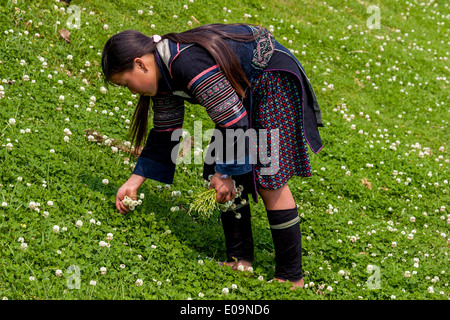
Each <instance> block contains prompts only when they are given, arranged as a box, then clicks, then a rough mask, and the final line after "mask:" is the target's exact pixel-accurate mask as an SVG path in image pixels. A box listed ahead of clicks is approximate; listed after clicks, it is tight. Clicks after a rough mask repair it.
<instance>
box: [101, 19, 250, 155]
mask: <svg viewBox="0 0 450 320" xmlns="http://www.w3.org/2000/svg"><path fill="white" fill-rule="evenodd" d="M236 25H241V24H209V25H203V26H200V27H197V28H193V29H190V30H187V31H184V32H181V33H168V34H165V35H163V36H161V40H164V39H169V40H172V41H174V42H177V43H183V44H187V43H195V44H197V45H199V46H202V47H203V48H204V49H206V50H207V51H208V52H209V53H210V54H211V56H212V57H213V58H214V59H215V61H216V63H217V64H218V65H219V68H220V70H221V71H222V72H223V73H224V74H225V76H226V78H227V79H228V81H229V82H230V84H231V85H232V86H233V88H234V89H235V91H236V93H237V94H238V95H239V96H241V97H244V96H245V88H246V87H249V86H250V83H249V81H248V79H247V77H246V76H245V73H244V71H243V70H242V67H241V65H240V63H239V60H238V58H237V56H236V54H235V53H234V51H233V50H232V49H231V48H230V47H229V46H228V44H227V43H226V41H225V40H227V39H229V40H234V41H242V42H247V41H252V40H254V39H255V38H256V37H257V36H256V35H254V34H253V33H252V32H250V31H249V32H248V33H245V34H244V33H236V32H232V31H231V30H230V28H231V27H233V26H236ZM155 49H156V43H155V42H154V41H153V38H152V37H148V36H146V35H144V34H143V33H141V32H139V31H136V30H125V31H122V32H120V33H117V34H115V35H113V36H112V37H111V38H109V39H108V41H107V42H106V44H105V46H104V47H103V53H102V69H103V74H104V76H105V79H106V80H107V81H110V80H111V77H112V76H113V75H115V74H117V73H120V72H124V71H129V70H131V69H133V67H134V59H135V58H137V57H142V56H144V55H146V54H150V53H153V52H154V51H155ZM149 108H150V97H148V96H140V98H139V102H138V104H137V107H136V109H135V110H134V114H133V119H132V124H131V129H130V136H131V140H132V141H134V146H135V149H136V150H138V149H139V147H140V145H141V143H142V141H143V140H144V139H145V137H146V135H147V121H148V112H149Z"/></svg>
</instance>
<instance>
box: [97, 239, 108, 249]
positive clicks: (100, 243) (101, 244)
mask: <svg viewBox="0 0 450 320" xmlns="http://www.w3.org/2000/svg"><path fill="white" fill-rule="evenodd" d="M98 245H99V246H100V248H103V247H106V242H105V241H103V240H101V241H100V242H99V243H98Z"/></svg>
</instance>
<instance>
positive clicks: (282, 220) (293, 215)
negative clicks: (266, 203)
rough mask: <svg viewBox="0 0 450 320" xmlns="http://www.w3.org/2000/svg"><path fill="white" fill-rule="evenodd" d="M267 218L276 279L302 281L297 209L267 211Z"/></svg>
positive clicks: (300, 240)
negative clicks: (272, 245)
mask: <svg viewBox="0 0 450 320" xmlns="http://www.w3.org/2000/svg"><path fill="white" fill-rule="evenodd" d="M267 218H268V220H269V224H270V231H271V232H272V239H273V244H274V248H275V263H276V265H275V278H277V279H281V280H289V281H297V280H300V279H302V278H303V275H302V237H301V232H300V219H299V216H298V211H297V208H293V209H286V210H267Z"/></svg>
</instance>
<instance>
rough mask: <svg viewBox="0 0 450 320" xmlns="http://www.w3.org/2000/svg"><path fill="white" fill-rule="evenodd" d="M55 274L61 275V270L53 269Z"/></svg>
mask: <svg viewBox="0 0 450 320" xmlns="http://www.w3.org/2000/svg"><path fill="white" fill-rule="evenodd" d="M55 275H56V276H57V277H61V276H62V271H61V270H59V269H58V270H56V271H55Z"/></svg>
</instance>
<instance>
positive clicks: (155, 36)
mask: <svg viewBox="0 0 450 320" xmlns="http://www.w3.org/2000/svg"><path fill="white" fill-rule="evenodd" d="M152 38H153V42H155V43H158V42H159V41H161V36H159V35H157V34H154V35H153V37H152Z"/></svg>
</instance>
